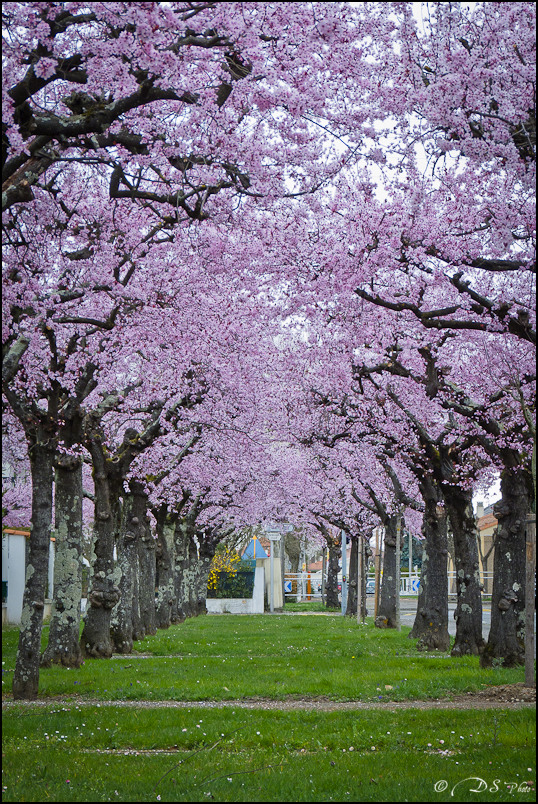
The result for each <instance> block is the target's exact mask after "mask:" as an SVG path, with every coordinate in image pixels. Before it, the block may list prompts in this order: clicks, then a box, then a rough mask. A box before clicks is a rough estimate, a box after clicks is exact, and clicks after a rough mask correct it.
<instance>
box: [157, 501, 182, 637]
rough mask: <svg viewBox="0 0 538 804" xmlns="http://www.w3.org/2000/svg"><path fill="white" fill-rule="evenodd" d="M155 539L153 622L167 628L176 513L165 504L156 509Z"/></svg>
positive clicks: (172, 601) (171, 603)
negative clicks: (170, 510)
mask: <svg viewBox="0 0 538 804" xmlns="http://www.w3.org/2000/svg"><path fill="white" fill-rule="evenodd" d="M156 519H157V541H156V544H155V563H156V566H155V585H156V587H157V597H156V599H155V622H156V625H157V628H169V627H170V623H171V622H172V613H173V610H174V605H175V592H174V573H173V561H174V529H175V526H176V521H177V515H176V514H174V513H173V512H172V513H170V512H169V511H168V509H167V508H166V506H162V507H161V508H160V509H159V510H158V511H157V516H156Z"/></svg>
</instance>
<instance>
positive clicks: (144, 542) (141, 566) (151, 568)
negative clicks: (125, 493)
mask: <svg viewBox="0 0 538 804" xmlns="http://www.w3.org/2000/svg"><path fill="white" fill-rule="evenodd" d="M130 486H131V490H132V492H133V494H134V498H135V508H134V513H135V517H136V519H137V520H138V522H137V523H136V524H137V526H139V527H140V539H139V540H138V600H139V607H140V619H141V621H142V627H143V629H144V633H145V634H156V633H157V625H156V622H155V573H156V564H155V544H156V542H155V538H154V536H153V533H152V531H151V527H150V521H149V517H148V496H147V494H146V493H145V491H144V489H143V486H142V484H141V483H139V482H138V481H132V482H131V484H130ZM133 522H134V519H133Z"/></svg>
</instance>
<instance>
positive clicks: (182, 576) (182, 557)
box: [174, 518, 198, 622]
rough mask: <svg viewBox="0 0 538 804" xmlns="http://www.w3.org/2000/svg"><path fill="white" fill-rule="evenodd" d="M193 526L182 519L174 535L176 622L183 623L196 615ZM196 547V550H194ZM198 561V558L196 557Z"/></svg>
mask: <svg viewBox="0 0 538 804" xmlns="http://www.w3.org/2000/svg"><path fill="white" fill-rule="evenodd" d="M193 537H194V534H193V533H192V526H191V524H190V522H189V521H188V519H187V518H180V519H178V521H177V524H176V530H175V535H174V545H175V567H174V585H175V590H176V598H177V614H176V617H177V619H176V620H175V621H176V622H183V621H184V620H185V619H186V618H187V617H192V616H194V614H195V611H193V607H192V596H193V591H192V590H193V587H194V588H195V586H196V577H195V576H196V571H197V567H196V563H197V562H196V563H193V560H192V558H193V552H194V551H195V550H196V545H195V544H194V538H193ZM193 547H194V550H193ZM196 559H198V556H196Z"/></svg>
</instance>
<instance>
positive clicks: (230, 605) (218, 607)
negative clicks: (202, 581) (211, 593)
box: [205, 567, 280, 614]
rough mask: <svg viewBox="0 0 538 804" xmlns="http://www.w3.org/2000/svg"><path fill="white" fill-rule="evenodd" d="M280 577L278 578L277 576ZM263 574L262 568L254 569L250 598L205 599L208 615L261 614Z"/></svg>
mask: <svg viewBox="0 0 538 804" xmlns="http://www.w3.org/2000/svg"><path fill="white" fill-rule="evenodd" d="M279 577H280V576H279ZM264 587H265V572H264V569H263V567H256V569H255V572H254V591H253V595H252V597H251V598H239V597H238V598H235V597H232V598H216V597H208V598H207V599H206V602H205V604H206V608H207V613H208V614H226V613H228V614H263V593H264Z"/></svg>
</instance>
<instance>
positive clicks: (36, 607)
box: [13, 439, 54, 700]
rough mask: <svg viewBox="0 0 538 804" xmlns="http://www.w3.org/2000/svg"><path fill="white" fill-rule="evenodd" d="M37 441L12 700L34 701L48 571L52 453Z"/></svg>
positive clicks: (31, 451) (32, 452) (32, 459)
mask: <svg viewBox="0 0 538 804" xmlns="http://www.w3.org/2000/svg"><path fill="white" fill-rule="evenodd" d="M36 441H37V439H35V440H34V443H31V444H30V445H29V450H28V454H29V458H30V469H31V475H32V532H31V535H30V543H29V552H28V563H27V566H26V583H25V587H24V595H23V602H22V617H21V625H20V631H19V646H18V650H17V658H16V660H15V672H14V675H13V698H14V699H15V700H19V699H25V700H33V699H35V698H37V692H38V686H39V659H40V653H41V630H42V628H43V610H44V608H45V589H46V585H47V575H48V568H49V549H50V531H51V525H52V470H53V460H54V452H53V450H52V449H51V448H50V447H49V446H48V445H47V444H46V443H45V444H43V443H36Z"/></svg>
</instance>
